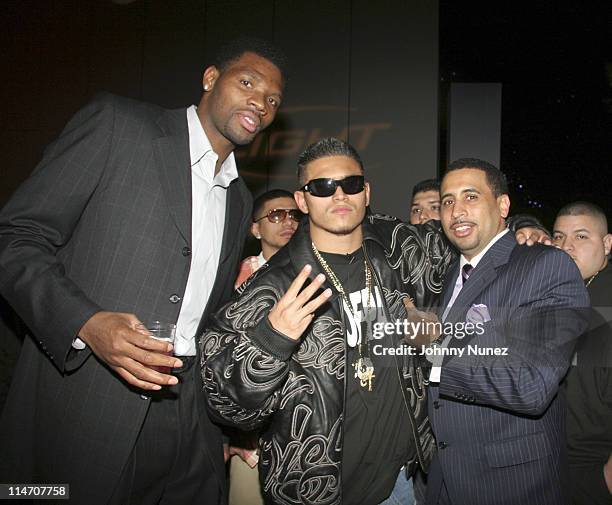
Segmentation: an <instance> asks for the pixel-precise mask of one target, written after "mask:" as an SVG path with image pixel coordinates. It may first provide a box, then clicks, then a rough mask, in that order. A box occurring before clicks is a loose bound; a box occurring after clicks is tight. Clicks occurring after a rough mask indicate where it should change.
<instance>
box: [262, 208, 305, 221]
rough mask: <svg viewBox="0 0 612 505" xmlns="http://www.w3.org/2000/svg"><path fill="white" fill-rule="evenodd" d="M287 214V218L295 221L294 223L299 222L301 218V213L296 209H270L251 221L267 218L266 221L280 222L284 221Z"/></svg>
mask: <svg viewBox="0 0 612 505" xmlns="http://www.w3.org/2000/svg"><path fill="white" fill-rule="evenodd" d="M287 216H289V219H291V220H292V221H295V222H296V223H299V222H300V219H302V213H301V212H300V211H299V210H298V209H272V210H271V211H270V212H268V213H267V214H266V215H265V216H262V217H260V218H259V219H254V220H253V222H254V223H256V222H257V221H261V220H262V219H265V218H266V217H267V218H268V221H270V222H271V223H280V222H281V221H284V220H285V219H287Z"/></svg>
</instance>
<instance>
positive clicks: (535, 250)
mask: <svg viewBox="0 0 612 505" xmlns="http://www.w3.org/2000/svg"><path fill="white" fill-rule="evenodd" d="M441 202H442V210H441V218H442V225H443V228H444V231H445V233H446V234H447V236H448V238H449V239H450V241H451V242H452V243H453V244H454V245H455V246H456V247H457V249H458V250H459V251H460V252H461V257H460V258H459V260H458V261H456V263H455V265H454V267H451V269H450V270H449V273H448V274H447V277H446V280H445V286H444V291H443V295H442V303H441V306H440V314H441V319H442V321H443V322H445V323H447V324H448V323H451V324H452V325H453V328H454V330H453V332H449V333H448V334H447V335H445V336H443V338H442V339H440V340H441V345H439V346H438V347H437V348H436V350H437V355H436V356H435V357H434V362H433V367H432V372H431V376H430V388H429V391H430V398H429V415H430V419H431V421H432V425H433V428H434V433H435V435H436V442H437V447H438V451H437V455H436V457H435V458H434V462H433V463H432V467H431V471H430V475H429V482H428V493H427V503H428V504H432V505H433V504H453V505H492V504H495V505H518V504H521V505H553V504H555V505H556V504H562V503H565V501H566V500H565V499H566V493H565V492H564V490H563V484H564V475H565V472H566V455H565V439H564V434H565V404H564V399H563V398H562V397H561V393H560V391H559V383H560V382H561V381H562V380H563V377H564V376H565V374H566V372H567V369H568V367H569V363H570V358H571V355H572V352H573V349H574V345H575V342H576V338H577V337H578V336H579V335H580V334H581V333H582V331H583V330H584V328H585V326H586V308H587V307H588V305H589V300H588V295H587V293H586V290H585V288H584V283H583V282H582V279H581V277H580V273H579V271H578V269H577V268H576V266H575V264H574V262H573V261H572V260H571V258H570V257H569V256H568V255H567V254H565V253H563V252H562V251H559V250H557V249H554V248H551V247H547V246H542V245H539V244H537V245H535V246H533V247H526V246H519V245H517V243H516V240H515V238H514V236H513V235H512V234H510V233H507V231H506V229H505V218H506V216H507V215H508V211H509V208H510V199H509V197H508V189H507V183H506V180H505V177H504V176H503V174H502V173H501V172H500V171H499V170H498V169H497V168H496V167H494V166H492V165H490V164H489V163H487V162H484V161H482V160H477V159H461V160H457V161H456V162H454V163H451V165H450V166H449V169H448V171H447V173H446V175H445V177H444V179H443V181H442V188H441ZM468 323H469V324H470V325H473V329H472V331H467V328H468ZM446 326H447V325H446V324H445V327H446ZM459 328H461V329H462V330H463V331H458V329H459ZM459 337H462V338H459Z"/></svg>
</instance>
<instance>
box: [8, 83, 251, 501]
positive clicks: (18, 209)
mask: <svg viewBox="0 0 612 505" xmlns="http://www.w3.org/2000/svg"><path fill="white" fill-rule="evenodd" d="M250 211H251V196H250V193H249V192H248V190H247V189H246V186H245V185H244V182H243V181H242V180H241V179H238V180H235V181H234V182H233V183H232V184H231V185H230V187H229V188H228V197H227V208H226V220H225V232H224V237H223V247H222V250H221V256H220V263H219V267H218V270H217V278H216V282H215V285H214V288H213V290H212V293H211V296H210V299H209V301H208V305H207V307H206V309H205V312H204V315H203V319H202V320H203V321H204V320H205V318H206V316H207V314H208V313H209V312H211V310H213V309H214V308H215V307H216V306H217V305H219V304H220V303H221V302H223V301H225V300H226V299H227V298H229V296H230V295H231V293H232V287H233V281H234V278H235V276H236V271H237V266H238V263H239V260H240V256H241V251H242V247H243V242H244V238H245V237H246V232H247V228H248V225H249V216H250ZM190 247H191V171H190V160H189V140H188V132H187V118H186V112H185V109H179V110H173V111H169V110H165V109H161V108H159V107H156V106H152V105H148V104H143V103H140V102H135V101H132V100H129V99H124V98H119V97H116V96H112V95H103V96H100V97H98V98H96V99H95V100H93V101H92V102H91V103H90V104H88V105H87V106H85V107H84V108H83V109H81V110H80V111H79V112H78V113H77V114H76V115H75V116H74V117H73V118H72V120H71V121H70V122H69V123H68V125H67V126H66V127H65V129H64V131H63V132H62V134H61V135H60V137H59V138H58V139H57V140H56V141H55V142H54V143H53V144H51V145H50V146H49V147H48V148H47V150H46V151H45V154H44V157H43V160H42V161H41V163H40V164H39V165H38V167H37V168H36V169H35V171H34V172H33V174H32V175H31V177H30V178H29V179H28V180H26V181H25V183H24V184H23V185H22V186H21V187H20V188H19V189H18V190H17V192H16V193H15V195H14V196H13V198H12V199H11V200H10V201H9V202H8V203H7V205H6V206H5V207H4V209H3V210H2V211H1V212H0V292H1V293H2V295H3V296H4V297H5V298H6V299H7V300H8V301H9V303H10V304H11V305H12V306H13V307H14V309H15V310H16V311H17V313H18V314H19V315H20V316H21V318H22V319H23V320H24V321H25V322H26V324H27V325H28V327H29V329H30V330H31V333H30V335H31V338H29V337H28V338H26V339H25V341H24V345H23V349H22V353H21V356H20V359H19V362H18V365H17V368H16V372H15V376H14V378H13V381H12V385H11V391H10V393H9V397H8V400H7V404H6V407H5V410H4V412H3V416H2V419H1V424H0V447H2V457H1V458H0V482H15V481H18V482H32V481H33V482H51V483H53V482H55V483H61V482H64V483H70V484H71V495H72V497H73V503H89V504H97V503H105V502H106V501H107V499H108V497H109V495H110V493H111V492H112V491H113V487H114V483H115V482H116V480H117V477H118V476H119V474H120V472H121V470H122V468H123V466H124V463H125V462H126V460H127V458H128V455H129V453H130V450H131V448H132V446H133V444H134V441H135V439H136V436H137V434H138V431H139V429H140V427H141V426H142V423H143V421H144V419H145V416H146V414H147V410H148V407H149V402H148V401H147V400H145V399H143V398H141V393H142V391H138V390H135V389H132V388H130V387H128V386H127V385H126V384H125V383H124V382H122V381H121V380H120V379H119V378H118V377H117V376H116V375H114V374H113V373H112V372H111V371H110V370H109V369H107V368H106V367H105V366H104V365H103V364H102V363H101V362H100V361H99V360H98V359H97V358H96V357H95V356H94V355H92V354H91V352H90V351H89V349H85V350H83V351H78V352H76V351H75V350H74V349H72V347H71V343H72V341H73V339H74V337H75V336H76V334H77V332H78V330H79V329H80V328H81V326H82V325H83V324H84V322H85V321H87V319H88V318H89V317H91V316H92V315H93V314H94V313H95V312H97V311H99V310H109V311H119V312H130V313H135V314H136V315H137V316H138V317H139V318H141V319H142V320H146V319H152V318H155V319H160V320H168V321H176V319H177V317H178V313H179V310H180V305H181V299H182V297H183V294H184V291H185V286H186V282H187V276H188V273H189V268H190V254H191V253H190ZM198 347H199V346H198ZM198 369H199V367H197V366H195V367H194V374H196V377H197V378H198V382H200V379H199V374H198V373H196V372H197V370H198ZM199 403H200V404H199V405H198V408H199V409H200V410H201V419H202V420H203V422H202V423H201V425H202V426H203V429H204V430H205V432H206V433H205V436H206V437H207V440H209V441H210V447H208V454H209V456H210V458H211V460H212V462H213V466H214V467H215V468H216V473H217V474H218V479H217V481H218V487H219V488H224V468H223V462H222V452H221V451H222V448H221V440H220V436H219V432H218V429H217V428H216V427H215V426H213V425H212V424H211V423H210V421H209V420H208V417H207V415H206V412H205V407H204V403H205V402H204V401H202V402H199ZM214 482H215V479H213V483H214ZM215 487H216V486H215ZM216 494H218V490H217V489H212V490H211V497H212V496H214V495H216ZM209 498H210V497H209ZM211 503H212V500H211Z"/></svg>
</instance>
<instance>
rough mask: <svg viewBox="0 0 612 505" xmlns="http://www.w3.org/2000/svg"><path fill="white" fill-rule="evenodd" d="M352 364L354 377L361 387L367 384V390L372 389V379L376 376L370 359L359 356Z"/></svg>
mask: <svg viewBox="0 0 612 505" xmlns="http://www.w3.org/2000/svg"><path fill="white" fill-rule="evenodd" d="M353 366H354V367H355V377H356V378H358V379H359V384H360V385H361V387H362V388H364V387H366V386H367V388H368V391H372V379H373V378H374V377H376V375H374V364H373V363H372V360H371V359H370V358H368V357H366V358H359V359H358V360H357V362H356V363H354V365H353Z"/></svg>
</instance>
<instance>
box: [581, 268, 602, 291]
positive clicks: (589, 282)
mask: <svg viewBox="0 0 612 505" xmlns="http://www.w3.org/2000/svg"><path fill="white" fill-rule="evenodd" d="M599 272H601V270H599V271H598V272H595V275H592V276H591V278H590V279H589V280H588V281H587V283H586V284H585V285H584V287H585V288H588V287H589V284H591V282H593V279H595V277H597V274H598V273H599Z"/></svg>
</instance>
